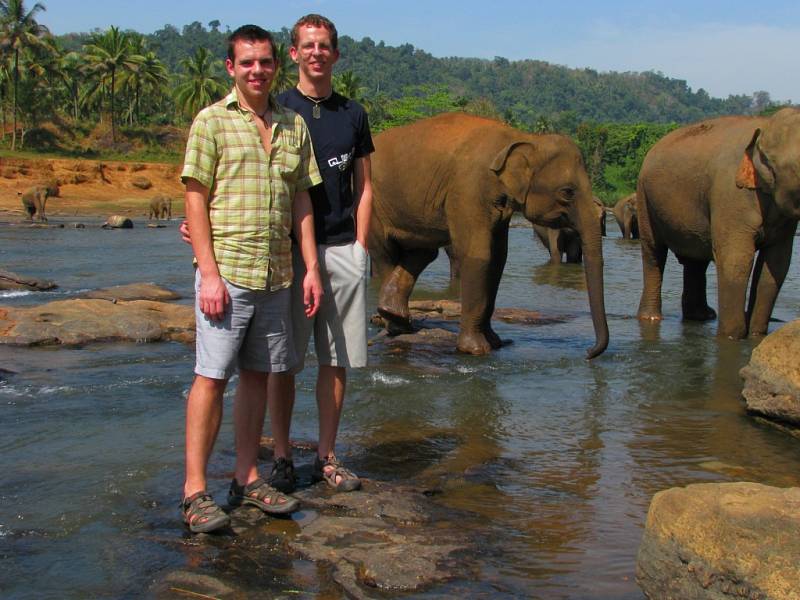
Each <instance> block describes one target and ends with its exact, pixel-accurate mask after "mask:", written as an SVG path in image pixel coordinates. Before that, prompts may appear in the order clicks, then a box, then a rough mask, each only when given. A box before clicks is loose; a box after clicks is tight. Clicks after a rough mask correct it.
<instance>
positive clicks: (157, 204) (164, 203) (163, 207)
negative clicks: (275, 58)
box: [148, 196, 172, 221]
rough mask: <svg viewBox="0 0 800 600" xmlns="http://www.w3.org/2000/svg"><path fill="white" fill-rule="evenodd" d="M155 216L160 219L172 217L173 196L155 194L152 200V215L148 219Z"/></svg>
mask: <svg viewBox="0 0 800 600" xmlns="http://www.w3.org/2000/svg"><path fill="white" fill-rule="evenodd" d="M153 217H155V219H156V221H158V220H159V219H172V198H169V197H168V196H154V197H153V199H152V200H150V216H149V217H148V220H150V219H152V218H153Z"/></svg>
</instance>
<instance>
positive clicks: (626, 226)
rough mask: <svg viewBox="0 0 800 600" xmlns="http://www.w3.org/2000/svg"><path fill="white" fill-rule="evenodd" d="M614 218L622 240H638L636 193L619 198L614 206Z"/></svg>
mask: <svg viewBox="0 0 800 600" xmlns="http://www.w3.org/2000/svg"><path fill="white" fill-rule="evenodd" d="M613 213H614V218H615V219H616V220H617V225H619V230H620V231H621V232H622V238H623V239H625V240H638V239H639V218H638V216H637V214H636V193H635V192H634V193H633V194H629V195H628V196H625V197H623V198H621V199H620V200H619V201H617V203H616V204H615V205H614V208H613Z"/></svg>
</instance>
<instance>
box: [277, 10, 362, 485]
mask: <svg viewBox="0 0 800 600" xmlns="http://www.w3.org/2000/svg"><path fill="white" fill-rule="evenodd" d="M290 53H291V56H292V60H294V61H295V62H296V63H297V64H298V68H299V83H298V85H297V87H296V88H295V89H291V90H288V91H286V92H284V93H282V94H280V95H279V96H278V101H279V102H280V103H281V104H283V105H284V106H287V107H289V108H291V109H292V110H294V111H295V112H297V113H299V114H300V115H301V116H302V117H303V119H304V120H305V122H306V124H307V125H308V129H309V132H310V133H311V141H312V143H313V145H314V154H315V156H316V159H317V164H318V165H319V168H320V173H321V174H322V180H323V183H322V184H320V185H317V186H315V187H313V188H311V189H310V190H309V192H310V195H311V201H312V204H313V207H314V224H315V232H316V237H317V249H318V253H319V254H318V256H319V263H320V265H319V266H320V272H321V274H322V281H323V290H324V295H323V298H322V305H321V307H320V310H319V312H318V313H317V315H316V316H315V317H312V318H311V319H309V318H307V317H306V316H305V314H304V307H303V296H302V288H301V287H298V285H295V286H294V287H293V292H294V294H293V299H292V304H293V308H294V312H293V315H292V320H293V323H292V325H293V329H294V340H295V346H296V349H297V353H298V357H297V358H298V361H299V364H298V366H297V367H296V368H295V369H294V373H297V372H299V371H300V370H302V369H303V360H304V357H305V352H306V348H307V346H308V341H309V339H310V336H311V333H312V332H313V334H314V345H315V351H316V356H317V362H318V363H319V372H318V374H317V385H316V398H317V406H318V409H319V444H318V450H317V458H316V460H315V461H314V468H313V477H314V479H315V480H317V481H323V480H324V481H326V482H327V483H328V484H329V485H331V486H333V487H335V488H336V489H338V490H340V491H351V490H355V489H358V488H359V487H360V485H361V482H360V480H359V479H358V477H357V476H356V475H355V474H354V473H352V472H351V471H349V470H348V469H346V468H344V467H343V466H342V465H341V463H339V461H338V460H337V459H336V455H335V454H334V449H335V445H336V434H337V432H338V429H339V418H340V416H341V412H342V406H343V403H344V394H345V386H346V381H347V371H346V369H347V368H348V367H354V368H355V367H363V366H366V364H367V314H366V291H367V288H366V284H367V271H368V254H367V232H368V229H369V220H370V215H371V212H372V183H371V174H370V157H369V155H370V153H372V152H373V151H374V146H373V145H372V137H371V135H370V130H369V123H368V120H367V114H366V112H365V111H364V108H363V107H362V106H361V105H360V104H358V103H357V102H355V101H354V100H352V99H348V98H345V97H344V96H341V95H339V94H337V93H336V92H334V91H333V87H332V76H333V65H334V64H335V63H336V61H337V60H338V58H339V50H338V37H337V32H336V27H335V26H334V24H333V23H332V22H331V21H330V20H328V19H327V18H325V17H323V16H320V15H316V14H310V15H306V16H305V17H301V18H300V19H299V20H298V21H297V23H296V24H295V26H294V27H293V28H292V47H291V50H290ZM294 269H295V273H294V281H295V284H300V283H302V280H303V276H304V273H305V264H304V263H303V261H302V260H301V257H300V255H299V253H298V252H295V261H294ZM270 385H271V386H276V388H277V389H272V388H271V389H270V393H269V394H268V402H269V411H270V418H271V421H272V433H273V436H274V438H275V464H274V465H273V469H272V475H271V477H270V483H271V485H273V486H274V487H276V488H278V489H280V490H281V491H284V492H285V493H291V491H292V490H293V489H294V465H293V463H292V459H291V449H290V447H289V427H290V424H291V415H292V408H293V405H294V375H293V374H292V375H281V376H279V377H273V378H270Z"/></svg>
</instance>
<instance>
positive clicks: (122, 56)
mask: <svg viewBox="0 0 800 600" xmlns="http://www.w3.org/2000/svg"><path fill="white" fill-rule="evenodd" d="M84 50H85V51H86V58H87V60H88V62H89V65H90V68H91V70H92V71H94V72H95V73H96V74H97V75H98V76H99V79H100V81H101V84H102V83H105V84H106V85H108V86H109V87H108V91H109V95H110V97H111V139H112V140H113V141H115V142H116V141H117V129H116V117H115V113H116V104H115V99H116V93H117V75H118V73H124V72H125V71H126V70H127V71H135V70H136V69H137V68H138V62H137V60H136V57H135V55H134V54H133V53H132V52H131V46H130V41H129V39H128V34H126V33H125V32H121V31H120V30H119V28H118V27H114V26H112V27H110V28H109V29H108V31H106V32H105V33H102V34H97V33H96V34H94V35H93V36H92V37H91V39H90V41H89V43H88V44H86V45H85V46H84ZM109 79H110V81H109Z"/></svg>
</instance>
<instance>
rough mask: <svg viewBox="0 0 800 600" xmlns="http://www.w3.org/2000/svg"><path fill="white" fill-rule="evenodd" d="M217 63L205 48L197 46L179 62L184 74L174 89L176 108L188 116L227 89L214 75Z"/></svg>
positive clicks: (195, 112) (194, 113) (222, 94)
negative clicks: (190, 55) (195, 49)
mask: <svg viewBox="0 0 800 600" xmlns="http://www.w3.org/2000/svg"><path fill="white" fill-rule="evenodd" d="M218 63H219V61H216V60H214V59H213V58H212V57H211V54H210V53H209V52H208V50H207V49H206V48H198V49H197V51H196V52H195V53H194V56H192V57H191V58H184V59H183V60H182V61H181V62H180V67H181V68H182V69H183V71H184V74H183V76H182V81H181V83H180V84H178V87H177V88H176V89H175V102H177V104H178V109H179V110H180V111H181V112H183V114H184V115H186V116H188V117H189V118H192V117H194V115H196V114H197V113H198V112H199V111H200V109H201V108H203V107H205V106H208V105H209V104H211V103H212V102H214V101H216V100H218V99H219V98H221V97H222V96H224V95H225V93H226V92H227V91H228V87H227V86H226V85H225V84H224V83H222V82H221V81H219V79H217V78H216V77H215V75H214V68H215V66H216V65H217V64H218Z"/></svg>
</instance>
